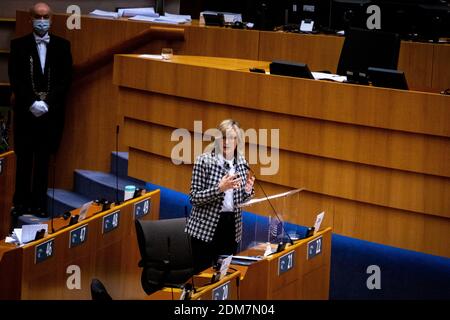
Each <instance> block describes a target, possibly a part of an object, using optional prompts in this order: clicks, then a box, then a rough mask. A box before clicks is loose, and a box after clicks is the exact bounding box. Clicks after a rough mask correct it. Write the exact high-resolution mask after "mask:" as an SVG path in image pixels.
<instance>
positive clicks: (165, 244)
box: [135, 218, 194, 294]
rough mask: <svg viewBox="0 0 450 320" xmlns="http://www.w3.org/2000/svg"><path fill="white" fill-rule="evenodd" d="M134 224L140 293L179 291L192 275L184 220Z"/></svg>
mask: <svg viewBox="0 0 450 320" xmlns="http://www.w3.org/2000/svg"><path fill="white" fill-rule="evenodd" d="M135 224H136V234H137V240H138V245H139V251H140V253H141V258H142V260H141V261H140V262H139V267H141V268H143V270H142V275H141V283H142V288H143V289H144V291H145V292H146V293H147V294H151V293H153V292H155V291H157V290H160V289H161V288H163V287H178V288H181V287H182V285H183V284H184V283H185V282H186V281H187V280H188V279H189V278H190V277H191V276H192V275H193V274H194V272H193V270H194V269H193V262H192V252H191V247H190V240H189V237H188V235H187V234H186V233H185V232H184V228H185V225H186V221H185V219H184V218H179V219H167V220H147V221H141V220H136V222H135Z"/></svg>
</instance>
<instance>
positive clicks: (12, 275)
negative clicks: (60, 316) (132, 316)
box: [0, 190, 160, 300]
mask: <svg viewBox="0 0 450 320" xmlns="http://www.w3.org/2000/svg"><path fill="white" fill-rule="evenodd" d="M147 199H149V200H150V204H151V205H150V210H149V211H148V214H146V215H144V216H143V217H142V218H141V219H145V220H147V219H158V218H159V200H160V194H159V190H156V191H154V192H151V193H147V194H145V195H142V196H141V197H139V198H135V199H132V200H129V201H127V202H124V203H123V204H120V205H118V206H116V207H114V208H111V209H110V210H107V211H104V212H101V213H98V211H99V208H98V207H95V206H94V207H92V208H91V209H90V215H91V216H88V218H86V219H85V220H83V221H81V222H79V223H78V224H75V225H73V226H70V227H67V228H65V229H62V230H58V229H59V228H60V227H61V225H62V224H63V221H61V220H59V219H58V221H55V229H56V230H57V231H56V232H55V233H53V234H50V235H48V236H47V237H46V238H44V239H41V240H37V241H33V242H30V243H28V244H25V245H24V246H23V247H15V246H14V245H10V244H5V243H4V242H2V243H1V244H0V283H1V285H2V289H1V290H0V299H26V300H28V299H57V300H59V299H68V300H76V299H88V300H89V299H91V293H90V283H91V280H92V279H93V278H98V279H99V280H100V281H102V282H103V283H104V285H105V287H106V288H107V290H108V292H109V293H110V295H111V296H112V297H113V298H114V299H139V298H140V297H142V294H143V290H142V287H141V282H140V276H141V269H140V268H139V267H138V262H139V260H140V253H139V249H138V245H137V238H136V233H135V226H134V219H135V217H134V206H135V204H137V203H141V202H142V201H146V200H147ZM117 211H119V212H120V216H119V217H118V220H117V222H118V225H117V227H116V228H114V229H112V230H111V231H109V232H105V233H103V232H104V229H103V228H104V224H103V221H104V219H106V217H111V215H112V214H114V213H115V212H117ZM73 214H76V211H75V212H73ZM92 214H94V215H93V216H92ZM66 224H67V221H66ZM82 226H87V231H86V233H85V235H86V236H85V239H86V240H85V241H84V242H83V243H81V244H79V245H77V246H73V247H70V243H71V239H72V238H70V234H71V231H74V230H77V229H79V228H80V227H82ZM48 241H53V245H52V248H51V249H52V250H51V252H52V255H51V256H50V257H48V258H47V259H45V260H42V261H41V262H39V261H37V260H36V251H37V249H39V248H42V247H39V246H40V245H44V248H47V247H46V246H45V245H46V244H47V243H48ZM77 276H79V282H77V279H76V277H77ZM78 283H79V284H80V285H81V286H80V287H79V288H77V287H76V285H77V284H78ZM71 286H72V287H71Z"/></svg>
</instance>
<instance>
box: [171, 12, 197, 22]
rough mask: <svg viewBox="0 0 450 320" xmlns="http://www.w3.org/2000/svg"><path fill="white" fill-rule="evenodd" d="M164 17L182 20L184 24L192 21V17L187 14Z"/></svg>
mask: <svg viewBox="0 0 450 320" xmlns="http://www.w3.org/2000/svg"><path fill="white" fill-rule="evenodd" d="M164 17H166V18H175V19H183V20H185V21H186V22H190V21H192V17H191V16H190V15H188V14H173V13H168V12H166V13H164Z"/></svg>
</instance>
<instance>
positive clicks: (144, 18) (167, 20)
mask: <svg viewBox="0 0 450 320" xmlns="http://www.w3.org/2000/svg"><path fill="white" fill-rule="evenodd" d="M128 20H134V21H147V22H153V23H166V24H183V23H186V22H188V21H186V20H185V19H180V18H170V17H164V16H160V17H147V16H135V17H132V18H129V19H128Z"/></svg>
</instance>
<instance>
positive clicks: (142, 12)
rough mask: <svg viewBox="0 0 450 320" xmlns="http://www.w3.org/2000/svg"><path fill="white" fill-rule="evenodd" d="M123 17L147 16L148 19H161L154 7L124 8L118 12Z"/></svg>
mask: <svg viewBox="0 0 450 320" xmlns="http://www.w3.org/2000/svg"><path fill="white" fill-rule="evenodd" d="M117 11H118V13H119V16H121V17H134V16H147V17H159V14H158V13H156V12H155V9H154V8H153V7H145V8H124V9H119V10H117Z"/></svg>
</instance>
